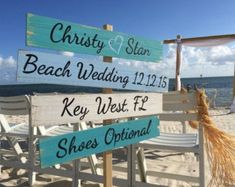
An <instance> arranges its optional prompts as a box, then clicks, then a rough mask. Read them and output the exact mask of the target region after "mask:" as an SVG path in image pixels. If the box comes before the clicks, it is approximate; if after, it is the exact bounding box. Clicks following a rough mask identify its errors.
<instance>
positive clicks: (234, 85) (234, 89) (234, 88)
mask: <svg viewBox="0 0 235 187" xmlns="http://www.w3.org/2000/svg"><path fill="white" fill-rule="evenodd" d="M233 98H235V63H234V73H233Z"/></svg>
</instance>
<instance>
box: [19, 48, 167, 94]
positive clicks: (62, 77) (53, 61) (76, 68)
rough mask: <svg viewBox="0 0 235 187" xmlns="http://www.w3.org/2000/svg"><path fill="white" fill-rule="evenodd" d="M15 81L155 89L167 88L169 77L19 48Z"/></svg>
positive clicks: (144, 70) (157, 73)
mask: <svg viewBox="0 0 235 187" xmlns="http://www.w3.org/2000/svg"><path fill="white" fill-rule="evenodd" d="M17 80H18V81H19V82H31V83H51V84H64V85H75V86H91V87H100V88H116V89H124V90H143V91H154V92H164V91H167V90H168V78H167V77H166V76H165V75H164V74H163V72H155V73H152V72H150V71H149V70H147V69H141V70H134V69H133V68H129V67H126V66H124V65H120V64H117V63H116V64H114V63H113V64H109V63H102V62H101V61H94V62H88V60H86V59H81V58H75V57H66V56H64V55H56V54H48V53H41V52H32V51H19V56H18V68H17Z"/></svg>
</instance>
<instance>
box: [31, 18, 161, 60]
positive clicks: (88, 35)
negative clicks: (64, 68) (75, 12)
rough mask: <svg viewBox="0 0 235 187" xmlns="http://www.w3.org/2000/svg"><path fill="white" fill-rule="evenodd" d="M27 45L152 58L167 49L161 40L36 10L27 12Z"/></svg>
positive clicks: (102, 54) (159, 55)
mask: <svg viewBox="0 0 235 187" xmlns="http://www.w3.org/2000/svg"><path fill="white" fill-rule="evenodd" d="M27 45H28V46H34V47H42V48H49V49H55V50H61V51H72V52H75V53H82V54H91V55H98V56H111V57H118V58H125V59H134V60H140V61H151V62H157V61H159V60H160V59H161V58H162V53H163V45H162V43H161V42H159V41H154V40H147V39H144V38H141V37H135V36H131V35H127V34H123V33H119V32H111V31H105V30H102V29H98V28H95V27H89V26H85V25H80V24H75V23H71V22H66V21H62V20H58V19H52V18H48V17H43V16H38V15H34V14H27Z"/></svg>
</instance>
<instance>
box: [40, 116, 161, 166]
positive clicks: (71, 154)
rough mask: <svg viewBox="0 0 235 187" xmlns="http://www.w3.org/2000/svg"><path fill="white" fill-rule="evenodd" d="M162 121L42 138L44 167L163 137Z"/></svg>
mask: <svg viewBox="0 0 235 187" xmlns="http://www.w3.org/2000/svg"><path fill="white" fill-rule="evenodd" d="M158 125H159V120H158V119H157V118H156V117H153V116H152V117H148V118H143V119H140V120H133V121H128V122H124V123H117V124H113V125H109V126H103V127H99V128H92V129H89V130H85V131H77V132H74V133H69V134H65V135H61V136H56V137H50V138H44V139H40V142H39V147H40V160H41V167H42V168H45V167H49V166H52V165H55V164H59V163H64V162H67V161H70V160H74V159H77V158H81V157H85V156H89V155H91V154H95V153H100V152H104V151H107V150H112V149H115V148H118V147H122V146H126V145H130V144H134V143H137V142H140V141H142V140H146V139H149V138H152V137H156V136H159V134H160V133H159V129H158Z"/></svg>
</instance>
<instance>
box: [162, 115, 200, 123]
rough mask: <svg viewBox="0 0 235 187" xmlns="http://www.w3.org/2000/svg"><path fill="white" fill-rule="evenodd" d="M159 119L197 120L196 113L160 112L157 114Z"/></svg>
mask: <svg viewBox="0 0 235 187" xmlns="http://www.w3.org/2000/svg"><path fill="white" fill-rule="evenodd" d="M158 116H159V119H160V120H161V121H181V122H182V121H190V120H198V114H197V113H193V114H185V113H170V114H169V113H165V114H164V113H162V114H158Z"/></svg>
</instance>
